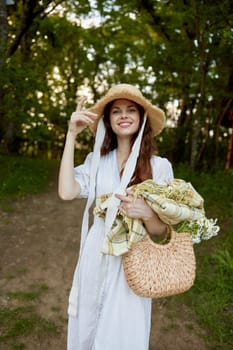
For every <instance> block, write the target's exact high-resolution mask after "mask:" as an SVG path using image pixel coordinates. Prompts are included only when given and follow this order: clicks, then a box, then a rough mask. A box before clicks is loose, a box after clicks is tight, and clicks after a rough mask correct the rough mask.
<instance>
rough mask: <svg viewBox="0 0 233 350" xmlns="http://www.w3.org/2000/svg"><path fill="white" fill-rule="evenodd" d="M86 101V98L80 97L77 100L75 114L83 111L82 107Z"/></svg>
mask: <svg viewBox="0 0 233 350" xmlns="http://www.w3.org/2000/svg"><path fill="white" fill-rule="evenodd" d="M86 101H87V97H86V96H82V97H81V98H80V99H79V101H78V103H77V108H76V111H77V112H79V111H81V110H82V109H83V107H84V105H85V103H86Z"/></svg>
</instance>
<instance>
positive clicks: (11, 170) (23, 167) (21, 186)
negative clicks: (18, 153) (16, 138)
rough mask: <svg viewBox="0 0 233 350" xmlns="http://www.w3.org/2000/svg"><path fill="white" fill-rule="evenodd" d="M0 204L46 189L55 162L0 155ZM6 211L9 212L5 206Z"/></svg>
mask: <svg viewBox="0 0 233 350" xmlns="http://www.w3.org/2000/svg"><path fill="white" fill-rule="evenodd" d="M0 168H1V172H0V202H1V203H3V202H4V201H6V200H9V199H17V198H20V197H22V196H25V195H27V194H33V193H38V192H41V191H43V190H45V189H46V187H47V186H48V183H49V180H50V179H51V175H52V174H54V172H55V169H56V168H57V162H55V161H48V160H41V159H31V158H24V157H13V156H11V157H10V156H3V155H0ZM5 209H6V211H11V210H12V208H11V206H10V205H8V204H5Z"/></svg>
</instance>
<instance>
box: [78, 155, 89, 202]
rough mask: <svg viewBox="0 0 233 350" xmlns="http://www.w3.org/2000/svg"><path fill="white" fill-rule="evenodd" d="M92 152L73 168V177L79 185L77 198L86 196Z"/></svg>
mask: <svg viewBox="0 0 233 350" xmlns="http://www.w3.org/2000/svg"><path fill="white" fill-rule="evenodd" d="M92 156H93V152H91V153H89V154H88V155H87V157H86V159H85V161H84V163H83V164H81V165H78V166H77V167H75V168H74V178H75V181H77V182H78V183H79V185H80V195H79V198H87V197H88V193H89V184H90V171H91V160H92Z"/></svg>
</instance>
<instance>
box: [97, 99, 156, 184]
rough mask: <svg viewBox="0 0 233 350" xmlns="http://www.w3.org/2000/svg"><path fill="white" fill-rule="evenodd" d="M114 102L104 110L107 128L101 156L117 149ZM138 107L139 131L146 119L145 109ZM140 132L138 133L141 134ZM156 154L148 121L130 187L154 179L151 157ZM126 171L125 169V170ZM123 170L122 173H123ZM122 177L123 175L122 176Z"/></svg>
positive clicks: (134, 137) (135, 135) (134, 138)
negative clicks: (111, 116)
mask: <svg viewBox="0 0 233 350" xmlns="http://www.w3.org/2000/svg"><path fill="white" fill-rule="evenodd" d="M113 102H114V101H112V102H110V103H108V104H107V106H106V107H105V110H104V118H103V121H104V125H105V128H106V133H105V138H104V141H103V144H102V147H101V155H102V156H104V155H106V154H108V153H109V152H111V151H112V150H114V149H115V148H117V137H116V134H115V133H114V132H113V131H112V128H111V125H110V110H111V107H112V104H113ZM136 106H137V108H138V111H139V114H140V124H139V130H140V128H141V126H142V123H143V117H144V113H145V112H144V109H143V107H142V106H140V105H139V104H137V103H136ZM139 130H138V132H139ZM138 132H136V133H135V134H134V135H133V136H132V140H131V147H132V146H133V144H134V141H135V140H136V138H137V135H138ZM154 152H155V147H154V142H153V134H152V129H151V127H150V124H149V122H148V119H147V121H146V125H145V128H144V132H143V137H142V142H141V147H140V151H139V156H138V160H137V164H136V168H135V172H134V174H133V176H132V179H131V181H130V183H129V185H134V184H137V183H140V182H142V181H145V180H147V179H152V176H153V175H152V168H151V163H150V161H151V157H152V155H153V154H154ZM123 170H124V169H123ZM123 170H122V172H123ZM120 175H122V174H120Z"/></svg>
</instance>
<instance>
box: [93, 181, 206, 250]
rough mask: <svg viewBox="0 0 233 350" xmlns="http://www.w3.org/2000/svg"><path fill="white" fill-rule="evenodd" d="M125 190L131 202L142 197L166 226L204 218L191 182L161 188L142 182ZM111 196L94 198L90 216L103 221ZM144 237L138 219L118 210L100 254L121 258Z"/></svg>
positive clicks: (143, 229) (176, 182) (200, 200)
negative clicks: (92, 211)
mask: <svg viewBox="0 0 233 350" xmlns="http://www.w3.org/2000/svg"><path fill="white" fill-rule="evenodd" d="M129 189H130V190H131V191H132V192H133V193H134V198H135V199H136V198H138V197H139V196H142V197H143V198H144V199H145V201H146V202H147V204H148V205H149V206H150V207H151V208H152V209H153V210H154V211H155V212H156V213H157V215H158V216H159V218H160V219H161V220H162V221H163V222H164V223H165V224H167V225H176V224H179V223H180V222H182V221H186V220H187V221H192V220H197V219H199V218H201V217H204V216H205V211H204V200H203V198H202V197H201V196H200V195H199V194H198V193H197V191H196V190H195V189H194V188H193V186H192V185H191V183H189V182H185V181H184V180H181V179H174V180H173V181H170V182H168V183H166V184H165V185H159V184H157V183H155V182H154V181H153V180H146V181H144V182H142V183H140V184H137V185H134V186H132V187H130V188H129ZM111 195H112V194H105V195H102V196H100V197H97V199H96V206H95V208H94V215H97V216H99V217H101V218H103V219H104V218H105V214H106V208H107V205H108V204H107V203H108V199H109V198H110V196H111ZM145 234H146V229H145V227H144V225H143V222H142V220H141V219H134V218H129V217H127V216H124V215H122V213H120V211H118V213H117V216H116V219H115V221H114V223H113V225H112V228H111V230H110V232H109V233H108V234H107V235H106V236H105V238H104V241H103V246H102V252H103V253H104V254H109V255H115V256H119V255H122V254H124V253H126V252H127V251H128V250H129V249H130V248H131V247H132V245H133V244H135V243H136V242H138V241H139V240H140V239H141V238H142V237H144V236H145Z"/></svg>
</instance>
